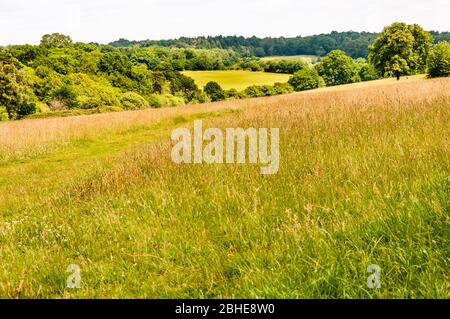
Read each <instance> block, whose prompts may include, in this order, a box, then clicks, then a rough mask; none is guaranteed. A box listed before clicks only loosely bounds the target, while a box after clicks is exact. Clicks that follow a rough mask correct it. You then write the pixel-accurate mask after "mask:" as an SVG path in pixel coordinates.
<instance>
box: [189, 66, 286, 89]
mask: <svg viewBox="0 0 450 319" xmlns="http://www.w3.org/2000/svg"><path fill="white" fill-rule="evenodd" d="M183 74H185V75H187V76H189V77H191V78H193V79H194V81H195V83H196V84H197V85H198V86H199V87H201V88H203V87H204V86H205V84H206V83H208V82H209V81H215V82H217V83H219V84H220V86H221V87H222V88H223V89H225V90H229V89H236V90H238V91H242V90H244V89H245V88H246V87H248V86H251V85H264V84H268V85H272V84H274V83H276V82H287V81H288V80H289V77H290V75H288V74H276V73H267V72H251V71H185V72H183Z"/></svg>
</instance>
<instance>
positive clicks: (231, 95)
mask: <svg viewBox="0 0 450 319" xmlns="http://www.w3.org/2000/svg"><path fill="white" fill-rule="evenodd" d="M225 98H227V99H230V100H235V99H240V98H241V94H239V92H238V91H237V90H236V89H230V90H226V91H225Z"/></svg>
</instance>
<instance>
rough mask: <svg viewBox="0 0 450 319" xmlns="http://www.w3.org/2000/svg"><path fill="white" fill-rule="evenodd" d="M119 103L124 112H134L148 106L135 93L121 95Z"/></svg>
mask: <svg viewBox="0 0 450 319" xmlns="http://www.w3.org/2000/svg"><path fill="white" fill-rule="evenodd" d="M120 103H121V105H122V106H123V108H124V109H125V110H136V109H141V108H146V107H148V106H149V103H148V102H147V101H146V100H145V99H144V98H143V97H142V96H141V95H139V94H138V93H136V92H126V93H123V94H122V96H121V98H120Z"/></svg>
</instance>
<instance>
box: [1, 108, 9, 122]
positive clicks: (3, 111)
mask: <svg viewBox="0 0 450 319" xmlns="http://www.w3.org/2000/svg"><path fill="white" fill-rule="evenodd" d="M8 119H9V117H8V112H6V107H4V106H0V121H7V120H8Z"/></svg>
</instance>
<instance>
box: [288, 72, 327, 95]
mask: <svg viewBox="0 0 450 319" xmlns="http://www.w3.org/2000/svg"><path fill="white" fill-rule="evenodd" d="M288 83H289V84H290V85H291V86H292V87H293V88H294V90H295V91H304V90H312V89H317V88H319V87H320V86H321V85H322V83H323V80H322V79H321V77H320V76H319V73H318V72H317V70H316V69H313V68H304V69H301V70H300V71H298V72H296V73H294V75H293V76H292V77H291V78H290V79H289V81H288Z"/></svg>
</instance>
